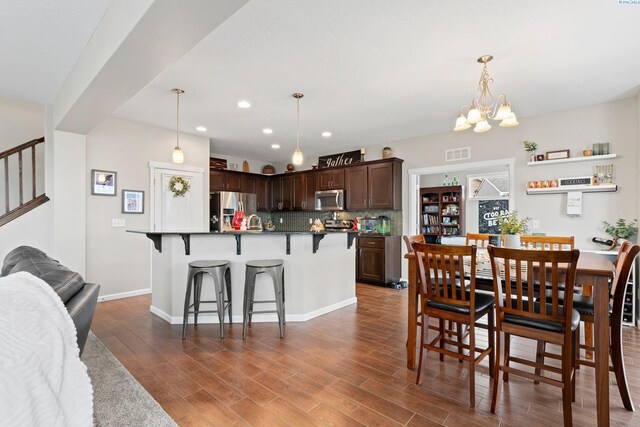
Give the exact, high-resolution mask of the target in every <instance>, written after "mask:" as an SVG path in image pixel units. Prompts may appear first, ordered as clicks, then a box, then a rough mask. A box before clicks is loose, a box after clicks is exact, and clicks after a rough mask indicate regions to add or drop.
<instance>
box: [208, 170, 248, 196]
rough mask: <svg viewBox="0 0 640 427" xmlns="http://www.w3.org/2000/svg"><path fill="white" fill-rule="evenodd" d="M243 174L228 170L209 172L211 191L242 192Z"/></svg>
mask: <svg viewBox="0 0 640 427" xmlns="http://www.w3.org/2000/svg"><path fill="white" fill-rule="evenodd" d="M241 176H242V175H241V174H240V173H238V172H231V171H226V170H212V171H210V172H209V191H211V192H213V191H241V190H242V185H241Z"/></svg>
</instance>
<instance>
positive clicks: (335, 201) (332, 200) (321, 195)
mask: <svg viewBox="0 0 640 427" xmlns="http://www.w3.org/2000/svg"><path fill="white" fill-rule="evenodd" d="M315 210H317V211H343V210H344V190H323V191H316V203H315Z"/></svg>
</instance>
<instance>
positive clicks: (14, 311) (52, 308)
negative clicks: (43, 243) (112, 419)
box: [0, 272, 93, 427]
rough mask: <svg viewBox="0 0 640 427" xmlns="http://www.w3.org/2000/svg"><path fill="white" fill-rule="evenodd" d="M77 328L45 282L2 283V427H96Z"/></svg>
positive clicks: (10, 279) (12, 279)
mask: <svg viewBox="0 0 640 427" xmlns="http://www.w3.org/2000/svg"><path fill="white" fill-rule="evenodd" d="M79 353H80V350H79V348H78V343H77V340H76V328H75V325H74V324H73V320H71V316H69V313H68V312H67V310H66V308H65V307H64V305H63V304H62V300H60V298H59V297H58V295H57V294H56V293H55V292H54V291H53V289H51V287H50V286H49V285H48V284H47V283H45V282H44V281H42V280H41V279H39V278H37V277H35V276H33V275H31V274H30V273H26V272H20V273H16V274H11V275H9V276H6V277H3V278H0V426H61V427H62V426H65V427H66V426H91V425H93V389H92V387H91V381H90V379H89V375H88V374H87V367H86V366H85V365H84V363H83V362H82V361H81V360H80V356H79Z"/></svg>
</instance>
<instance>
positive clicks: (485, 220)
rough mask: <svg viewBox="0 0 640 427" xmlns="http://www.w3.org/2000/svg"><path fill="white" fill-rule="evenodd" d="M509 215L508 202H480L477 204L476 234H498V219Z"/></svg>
mask: <svg viewBox="0 0 640 427" xmlns="http://www.w3.org/2000/svg"><path fill="white" fill-rule="evenodd" d="M507 215H509V200H504V199H502V200H481V201H480V202H478V232H479V233H486V234H500V228H498V217H503V218H504V217H506V216H507Z"/></svg>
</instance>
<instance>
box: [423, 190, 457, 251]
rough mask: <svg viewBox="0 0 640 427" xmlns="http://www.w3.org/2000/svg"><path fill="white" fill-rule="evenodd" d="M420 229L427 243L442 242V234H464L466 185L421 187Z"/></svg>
mask: <svg viewBox="0 0 640 427" xmlns="http://www.w3.org/2000/svg"><path fill="white" fill-rule="evenodd" d="M420 230H421V232H422V234H423V235H424V237H425V240H426V241H427V243H440V238H441V237H442V236H462V235H464V187H463V186H461V185H449V186H440V187H424V188H421V189H420Z"/></svg>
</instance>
